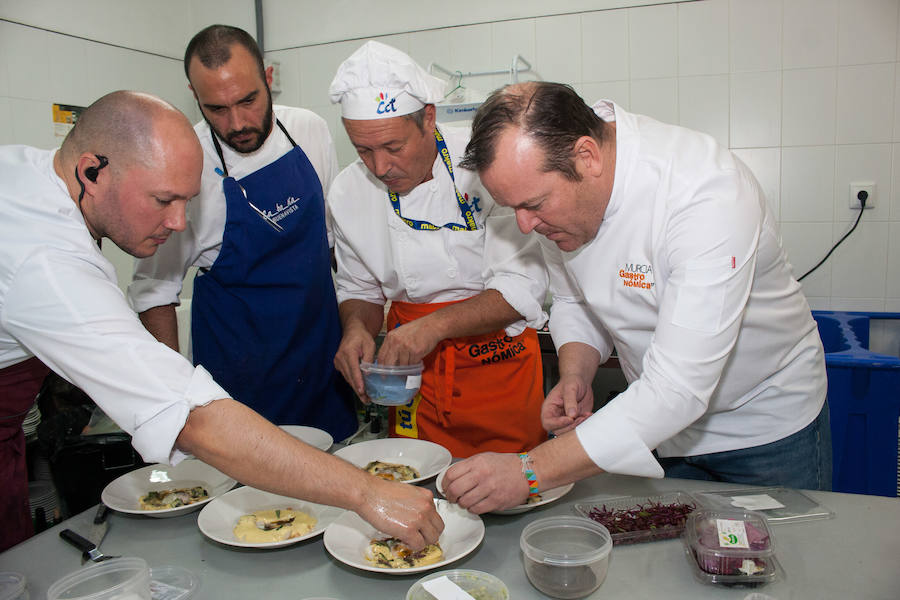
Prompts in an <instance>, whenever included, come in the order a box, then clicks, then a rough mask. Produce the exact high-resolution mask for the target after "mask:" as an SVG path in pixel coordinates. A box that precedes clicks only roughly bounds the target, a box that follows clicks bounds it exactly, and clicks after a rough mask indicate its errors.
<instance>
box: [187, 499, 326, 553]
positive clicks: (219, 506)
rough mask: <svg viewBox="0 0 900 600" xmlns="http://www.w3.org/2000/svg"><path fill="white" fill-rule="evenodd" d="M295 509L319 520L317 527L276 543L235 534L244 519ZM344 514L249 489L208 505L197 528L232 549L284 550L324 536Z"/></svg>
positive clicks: (314, 526) (319, 505) (322, 506)
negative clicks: (283, 548)
mask: <svg viewBox="0 0 900 600" xmlns="http://www.w3.org/2000/svg"><path fill="white" fill-rule="evenodd" d="M288 508H290V509H292V510H294V511H299V512H302V513H305V514H306V515H308V516H309V517H312V518H313V519H315V525H313V527H312V529H311V530H309V531H308V532H307V533H304V534H302V535H299V536H297V537H292V538H288V539H284V540H278V541H273V542H247V541H243V540H241V539H239V538H238V537H237V535H236V534H235V531H234V530H235V526H236V525H237V524H238V521H239V520H240V519H241V517H244V516H246V515H249V514H254V513H256V514H260V513H262V514H265V513H263V511H269V510H276V511H277V510H284V509H288ZM343 512H344V511H343V510H342V509H340V508H336V507H334V506H326V505H324V504H316V503H315V502H306V501H304V500H297V499H296V498H289V497H287V496H279V495H278V494H272V493H270V492H264V491H262V490H258V489H256V488H252V487H249V486H244V487H239V488H237V489H236V490H231V491H230V492H228V493H227V494H223V495H221V496H219V497H218V498H216V499H215V500H213V501H212V502H210V503H209V504H207V505H206V506H205V507H204V508H203V510H202V511H200V515H199V516H198V517H197V526H198V527H200V531H202V532H203V535H205V536H206V537H208V538H209V539H211V540H215V541H217V542H219V543H222V544H226V545H228V546H236V547H240V548H263V549H265V548H280V547H282V546H289V545H291V544H296V543H297V542H302V541H303V540H307V539H309V538H312V537H315V536H317V535H319V534H321V533H322V532H323V531H325V529H326V528H327V527H328V526H329V525H331V523H333V522H334V521H335V519H337V518H338V517H339V516H340V515H341V513H343Z"/></svg>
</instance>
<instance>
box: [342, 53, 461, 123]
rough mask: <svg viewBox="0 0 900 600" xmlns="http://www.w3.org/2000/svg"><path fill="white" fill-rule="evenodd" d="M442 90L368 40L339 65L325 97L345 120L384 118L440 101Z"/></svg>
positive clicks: (422, 72)
mask: <svg viewBox="0 0 900 600" xmlns="http://www.w3.org/2000/svg"><path fill="white" fill-rule="evenodd" d="M445 87H446V82H445V81H444V80H443V79H440V78H438V77H435V76H433V75H430V74H429V73H428V72H426V71H425V69H423V68H422V67H420V66H419V65H418V64H417V63H416V62H415V61H414V60H413V59H412V58H410V57H409V56H407V55H406V54H404V53H403V52H401V51H399V50H397V49H396V48H392V47H391V46H388V45H386V44H382V43H380V42H375V41H368V42H366V43H365V44H363V45H362V46H361V47H360V48H359V49H358V50H357V51H356V52H354V53H353V54H352V55H351V56H350V58H348V59H347V60H345V61H344V62H343V63H341V66H340V67H338V70H337V74H336V75H335V76H334V80H333V81H332V82H331V87H330V88H329V89H328V94H329V96H330V97H331V101H332V102H333V103H337V102H340V103H341V114H342V115H343V116H344V118H345V119H387V118H391V117H399V116H402V115H408V114H410V113H414V112H416V111H417V110H419V109H421V108H422V107H423V106H425V105H426V104H434V103H436V102H439V101H440V100H442V99H443V97H444V88H445Z"/></svg>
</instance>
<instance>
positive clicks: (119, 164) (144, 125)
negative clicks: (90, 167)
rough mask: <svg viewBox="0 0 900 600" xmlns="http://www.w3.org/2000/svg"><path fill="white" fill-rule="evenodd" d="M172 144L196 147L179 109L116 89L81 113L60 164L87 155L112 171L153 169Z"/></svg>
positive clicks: (65, 145)
mask: <svg viewBox="0 0 900 600" xmlns="http://www.w3.org/2000/svg"><path fill="white" fill-rule="evenodd" d="M173 136H174V137H173ZM173 144H192V145H197V148H198V149H199V143H198V142H197V137H196V134H195V133H194V130H193V127H192V126H191V123H190V121H188V119H187V117H185V116H184V114H182V113H181V111H179V110H178V109H177V108H175V107H174V106H172V105H171V104H169V103H168V102H166V101H165V100H162V99H160V98H157V97H156V96H152V95H150V94H144V93H141V92H129V91H117V92H112V93H110V94H107V95H105V96H103V97H102V98H100V99H99V100H97V101H96V102H94V103H93V104H91V105H90V106H89V107H87V108H86V109H85V110H84V112H82V113H81V115H80V116H79V117H78V121H76V123H75V126H74V127H73V128H72V130H71V131H70V132H69V134H68V135H67V136H66V139H65V140H64V141H63V144H62V147H61V148H60V152H61V154H62V159H63V161H64V162H65V163H69V162H74V161H76V160H77V159H78V157H79V156H80V155H81V154H83V153H86V152H87V153H92V154H101V155H103V156H106V157H108V158H109V160H110V166H111V167H112V170H113V171H114V172H117V171H120V170H121V169H126V168H128V167H131V166H133V165H135V164H140V165H142V166H147V167H150V166H153V165H154V164H156V163H157V162H158V160H159V158H160V156H161V154H160V153H165V152H166V151H167V148H170V147H171V146H172V145H173Z"/></svg>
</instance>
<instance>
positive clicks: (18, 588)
mask: <svg viewBox="0 0 900 600" xmlns="http://www.w3.org/2000/svg"><path fill="white" fill-rule="evenodd" d="M0 600H28V590H27V589H25V575H23V574H22V573H14V572H12V571H6V572H3V573H0Z"/></svg>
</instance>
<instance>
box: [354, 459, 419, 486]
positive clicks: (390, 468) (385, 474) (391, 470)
mask: <svg viewBox="0 0 900 600" xmlns="http://www.w3.org/2000/svg"><path fill="white" fill-rule="evenodd" d="M365 470H366V471H368V472H369V473H371V474H372V475H374V476H376V477H381V478H382V479H387V480H388V481H410V480H411V479H418V478H419V477H420V475H419V472H418V471H417V470H416V469H414V468H412V467H410V466H409V465H403V464H397V463H389V462H383V461H380V460H373V461H372V462H370V463H369V464H367V465H366V469H365Z"/></svg>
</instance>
